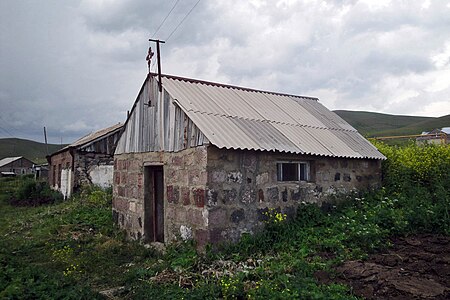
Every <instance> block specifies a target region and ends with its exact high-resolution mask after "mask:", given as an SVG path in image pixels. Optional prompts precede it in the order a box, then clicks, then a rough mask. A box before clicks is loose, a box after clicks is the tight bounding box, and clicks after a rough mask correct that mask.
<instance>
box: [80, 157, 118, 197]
mask: <svg viewBox="0 0 450 300" xmlns="http://www.w3.org/2000/svg"><path fill="white" fill-rule="evenodd" d="M113 165H114V158H113V156H112V155H109V154H103V153H94V152H79V151H77V152H76V155H75V168H74V169H75V170H74V173H75V182H74V190H76V189H79V188H80V187H82V186H87V185H92V184H95V185H98V186H101V187H104V188H105V187H108V186H111V185H112V180H113Z"/></svg>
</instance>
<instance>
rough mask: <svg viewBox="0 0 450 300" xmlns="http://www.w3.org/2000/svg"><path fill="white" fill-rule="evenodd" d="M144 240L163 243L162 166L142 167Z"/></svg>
mask: <svg viewBox="0 0 450 300" xmlns="http://www.w3.org/2000/svg"><path fill="white" fill-rule="evenodd" d="M144 239H145V241H147V242H164V171H163V167H162V166H149V167H144Z"/></svg>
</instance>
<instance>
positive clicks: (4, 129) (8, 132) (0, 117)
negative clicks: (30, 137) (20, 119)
mask: <svg viewBox="0 0 450 300" xmlns="http://www.w3.org/2000/svg"><path fill="white" fill-rule="evenodd" d="M0 120H2V121H3V122H5V123H6V124H7V123H8V122H6V121H5V119H3V118H2V116H0ZM0 129H1V130H3V131H4V132H6V133H7V134H9V135H10V136H11V137H14V136H13V135H12V134H11V132H10V131H9V130H6V128H3V127H0Z"/></svg>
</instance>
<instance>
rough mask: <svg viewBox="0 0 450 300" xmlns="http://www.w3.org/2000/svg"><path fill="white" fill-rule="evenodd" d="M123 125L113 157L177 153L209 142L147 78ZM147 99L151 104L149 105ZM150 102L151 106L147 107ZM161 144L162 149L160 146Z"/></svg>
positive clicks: (151, 80) (166, 95) (152, 79)
mask: <svg viewBox="0 0 450 300" xmlns="http://www.w3.org/2000/svg"><path fill="white" fill-rule="evenodd" d="M149 78H150V80H148V79H147V80H146V81H145V82H144V85H143V87H142V89H141V91H140V93H139V95H138V97H137V99H136V102H135V104H134V106H133V108H132V111H131V114H130V116H129V117H128V120H127V122H126V123H125V125H124V126H125V129H124V132H123V134H122V136H121V137H120V140H119V143H118V145H117V148H116V152H115V154H122V153H136V152H158V151H168V152H173V151H175V152H176V151H180V150H183V149H186V148H190V147H195V146H199V145H203V144H205V143H208V139H206V137H205V136H204V134H203V133H202V132H201V131H200V130H199V129H198V128H197V126H196V125H195V124H194V123H193V122H192V121H191V120H190V119H189V118H188V117H187V115H186V114H185V113H184V112H183V111H182V110H181V109H180V108H179V107H178V106H176V105H174V101H173V98H172V97H171V96H170V95H169V94H168V93H167V92H166V91H164V90H163V95H164V96H163V97H162V99H160V95H161V94H160V93H159V92H158V84H157V82H156V80H155V79H154V78H153V77H151V76H150V77H149ZM149 100H150V102H149ZM149 103H151V104H150V105H149ZM161 145H164V147H161Z"/></svg>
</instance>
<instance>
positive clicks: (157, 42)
mask: <svg viewBox="0 0 450 300" xmlns="http://www.w3.org/2000/svg"><path fill="white" fill-rule="evenodd" d="M149 42H155V43H156V59H157V60H158V81H159V84H158V88H159V92H160V93H161V92H162V81H161V80H162V79H161V51H160V47H159V44H164V43H165V41H161V40H154V39H149ZM151 49H152V48H150V49H149V56H150V58H151V56H152V55H153V54H151V53H152V52H151ZM149 56H147V58H148V59H147V60H149V59H150V58H149ZM149 65H150V63H149ZM148 71H149V72H150V68H149V70H148Z"/></svg>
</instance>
